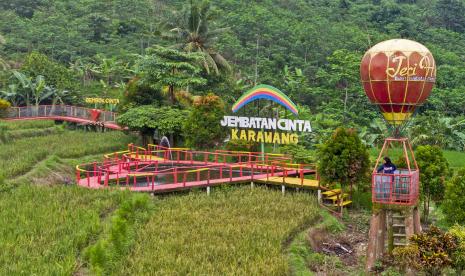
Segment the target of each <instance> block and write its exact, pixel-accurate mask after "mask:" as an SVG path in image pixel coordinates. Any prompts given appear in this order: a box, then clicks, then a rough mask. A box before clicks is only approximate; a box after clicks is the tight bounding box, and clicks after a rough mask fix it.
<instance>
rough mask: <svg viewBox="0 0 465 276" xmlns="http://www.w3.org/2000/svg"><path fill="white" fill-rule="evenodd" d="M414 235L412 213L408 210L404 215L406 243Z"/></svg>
mask: <svg viewBox="0 0 465 276" xmlns="http://www.w3.org/2000/svg"><path fill="white" fill-rule="evenodd" d="M414 234H415V227H414V222H413V212H412V210H411V209H410V210H408V211H407V213H406V214H405V239H406V240H407V241H408V240H409V239H410V237H412V236H413V235H414Z"/></svg>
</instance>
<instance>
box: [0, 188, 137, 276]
mask: <svg viewBox="0 0 465 276" xmlns="http://www.w3.org/2000/svg"><path fill="white" fill-rule="evenodd" d="M127 196H130V195H129V194H128V193H122V192H110V191H108V190H106V191H103V190H102V191H89V190H86V189H80V188H78V187H75V186H70V187H63V186H32V185H31V186H29V185H21V186H19V187H18V188H16V189H13V190H11V191H9V192H3V193H0V210H2V211H1V215H0V249H1V250H0V275H19V274H24V275H71V274H73V272H74V271H76V270H77V269H78V267H79V266H80V261H79V259H78V258H79V254H80V251H81V250H82V249H83V248H84V247H85V246H86V245H87V244H88V243H89V241H90V240H92V239H93V238H95V237H96V236H98V234H99V232H100V231H101V229H102V223H103V221H104V220H105V218H106V216H107V215H108V213H111V212H112V211H113V210H114V209H116V208H117V206H118V204H119V202H121V200H123V198H124V197H127Z"/></svg>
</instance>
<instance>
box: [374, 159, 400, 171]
mask: <svg viewBox="0 0 465 276" xmlns="http://www.w3.org/2000/svg"><path fill="white" fill-rule="evenodd" d="M396 170H397V167H396V165H394V164H393V163H392V162H391V159H390V158H389V157H387V156H386V157H384V164H383V165H381V166H380V167H379V168H378V173H380V172H382V173H385V174H393V173H394V172H395V171H396Z"/></svg>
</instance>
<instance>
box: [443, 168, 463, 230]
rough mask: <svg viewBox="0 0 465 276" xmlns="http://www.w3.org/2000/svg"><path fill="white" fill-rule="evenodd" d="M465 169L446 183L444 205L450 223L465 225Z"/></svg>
mask: <svg viewBox="0 0 465 276" xmlns="http://www.w3.org/2000/svg"><path fill="white" fill-rule="evenodd" d="M464 191H465V168H462V169H460V170H459V171H458V172H457V174H456V175H455V176H454V177H452V179H450V180H449V181H448V182H446V192H445V195H444V200H443V203H442V209H443V211H444V214H445V218H446V220H447V221H448V222H449V223H460V224H463V223H465V193H464Z"/></svg>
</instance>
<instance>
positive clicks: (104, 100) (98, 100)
mask: <svg viewBox="0 0 465 276" xmlns="http://www.w3.org/2000/svg"><path fill="white" fill-rule="evenodd" d="M85 102H86V103H100V104H119V99H108V98H86V99H85Z"/></svg>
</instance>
